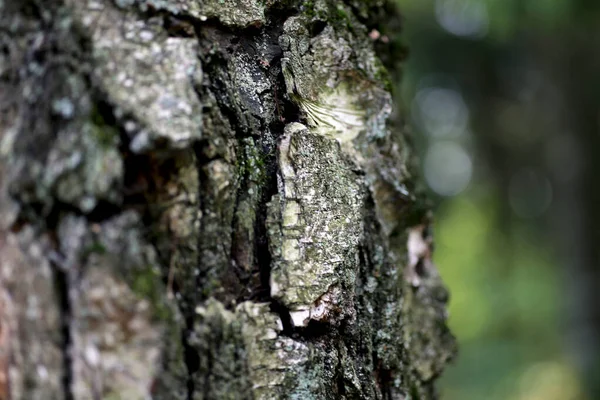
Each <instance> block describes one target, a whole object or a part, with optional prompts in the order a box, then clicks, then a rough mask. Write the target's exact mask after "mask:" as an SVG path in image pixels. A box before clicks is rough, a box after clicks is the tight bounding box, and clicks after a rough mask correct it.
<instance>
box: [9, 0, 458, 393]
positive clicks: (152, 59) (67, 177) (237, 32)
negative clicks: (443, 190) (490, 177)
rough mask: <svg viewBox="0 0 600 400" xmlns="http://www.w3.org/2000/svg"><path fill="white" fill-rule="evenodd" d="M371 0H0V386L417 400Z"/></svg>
mask: <svg viewBox="0 0 600 400" xmlns="http://www.w3.org/2000/svg"><path fill="white" fill-rule="evenodd" d="M391 10H392V8H391V6H390V5H389V4H385V3H384V1H382V0H373V1H369V2H361V1H352V0H349V1H346V2H341V1H330V0H316V1H314V2H313V1H311V2H299V1H293V0H287V1H279V2H276V1H272V0H268V1H258V0H221V1H217V0H205V1H203V2H192V1H181V0H115V1H114V2H111V1H108V0H97V1H79V0H60V1H59V0H48V1H41V0H24V1H11V0H8V1H3V2H0V43H1V47H0V49H1V51H0V110H1V112H0V133H1V135H2V136H1V145H0V151H1V154H0V156H1V160H2V161H1V164H0V165H1V167H0V174H1V176H2V179H1V181H0V182H1V185H2V188H1V190H0V195H1V196H2V199H1V200H0V221H1V224H2V225H1V229H2V231H1V232H2V234H1V235H0V260H1V261H0V263H1V264H0V265H1V268H0V279H1V281H0V349H1V352H0V398H2V399H101V398H102V399H104V398H106V399H146V398H155V399H190V400H191V399H194V400H197V399H225V398H231V399H238V398H239V399H242V398H257V399H272V398H296V399H310V398H314V399H344V398H346V399H355V398H356V399H358V398H369V399H408V398H412V399H417V398H418V399H429V398H434V397H435V393H434V387H433V380H434V378H435V377H436V376H437V375H439V373H440V372H441V370H442V368H443V366H444V364H445V363H446V362H447V361H448V360H449V359H450V358H451V357H452V355H453V353H454V349H455V344H454V339H453V337H452V335H451V334H450V333H449V331H448V329H447V328H446V325H445V319H446V315H445V303H446V301H447V297H448V295H447V291H446V289H445V288H444V287H443V285H442V283H441V281H440V279H439V276H438V274H437V272H436V269H435V267H434V266H433V264H432V263H431V240H430V239H431V238H430V229H429V228H430V217H429V214H428V212H427V208H426V203H425V201H424V200H423V198H422V197H420V196H419V195H418V189H417V185H415V184H414V182H413V178H411V176H410V173H409V170H410V168H409V165H410V164H411V158H410V153H409V151H408V149H407V145H406V139H405V137H404V136H403V134H402V129H400V127H401V125H399V124H398V121H397V120H398V118H397V117H393V118H392V117H390V113H391V106H392V100H391V95H390V89H391V86H392V85H391V83H390V82H391V80H390V79H391V78H390V76H389V75H388V72H387V71H388V68H389V69H391V70H393V69H394V64H395V63H394V62H393V60H394V58H393V56H394V53H393V52H394V51H397V50H398V48H397V47H396V46H394V43H395V41H393V40H392V41H391V43H390V41H389V40H388V38H389V37H390V36H385V35H392V34H393V32H392V31H391V30H390V29H392V28H393V23H392V22H390V21H393V18H394V15H393V13H392V12H391ZM382 35H384V36H382ZM381 60H384V61H386V64H387V67H388V68H386V66H385V65H384V63H383V62H382V61H381Z"/></svg>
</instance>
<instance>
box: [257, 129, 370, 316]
mask: <svg viewBox="0 0 600 400" xmlns="http://www.w3.org/2000/svg"><path fill="white" fill-rule="evenodd" d="M278 158H279V170H280V173H279V195H278V196H275V197H274V198H273V200H272V202H271V209H270V210H271V213H272V214H275V215H273V216H272V217H271V218H270V219H269V220H268V222H267V223H268V224H269V226H270V229H269V234H270V246H271V249H272V252H273V255H274V261H273V266H272V270H271V280H270V284H271V296H273V297H274V298H276V299H278V300H280V301H282V302H283V303H284V304H285V305H286V306H287V307H288V308H289V310H290V316H291V318H292V322H293V323H294V325H296V326H306V325H307V324H308V322H309V320H310V319H318V320H329V321H331V322H333V321H334V320H335V319H336V318H337V317H340V316H342V315H348V314H349V313H352V303H351V302H352V300H351V299H352V296H351V295H349V294H348V292H346V290H348V291H352V287H353V285H354V274H355V271H356V268H357V252H358V244H359V242H360V240H361V237H362V230H363V228H362V215H361V207H362V202H363V195H364V192H363V189H362V186H361V185H360V182H359V180H358V178H357V177H356V176H355V175H354V173H353V172H352V171H351V170H350V166H349V165H348V164H347V162H346V161H345V159H344V157H343V154H342V151H341V149H340V147H339V145H338V144H337V143H336V142H335V141H331V140H329V139H325V138H323V137H322V136H320V135H319V134H316V133H313V132H312V130H309V129H308V128H307V127H305V126H303V125H301V124H299V123H291V124H289V125H288V126H287V127H286V128H285V131H284V135H283V137H282V139H281V142H280V145H279V157H278ZM332 288H335V289H332ZM342 288H344V289H342Z"/></svg>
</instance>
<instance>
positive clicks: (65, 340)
mask: <svg viewBox="0 0 600 400" xmlns="http://www.w3.org/2000/svg"><path fill="white" fill-rule="evenodd" d="M50 265H51V266H52V271H53V277H54V284H55V286H56V291H57V293H58V300H59V307H60V317H61V336H62V342H61V344H60V346H61V349H62V353H63V363H64V371H63V377H62V385H63V391H64V395H65V400H73V392H72V390H71V386H72V384H73V364H72V361H73V351H72V348H71V345H72V342H73V340H72V337H71V316H72V306H71V298H70V295H71V294H70V293H71V289H70V285H69V277H68V271H67V270H65V266H62V265H60V264H59V262H57V261H54V262H52V261H51V263H50Z"/></svg>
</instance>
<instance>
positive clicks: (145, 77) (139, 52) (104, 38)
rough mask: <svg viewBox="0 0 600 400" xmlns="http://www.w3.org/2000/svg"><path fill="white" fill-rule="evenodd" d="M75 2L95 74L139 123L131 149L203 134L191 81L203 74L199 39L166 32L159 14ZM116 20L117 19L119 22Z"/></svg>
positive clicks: (183, 142) (184, 141) (181, 143)
mask: <svg viewBox="0 0 600 400" xmlns="http://www.w3.org/2000/svg"><path fill="white" fill-rule="evenodd" d="M73 5H74V7H75V9H76V11H77V13H78V15H79V16H80V18H81V20H82V21H83V23H84V25H86V29H88V30H89V31H90V33H91V36H92V45H93V57H94V60H95V62H96V64H97V68H96V69H95V70H94V72H95V74H96V77H95V78H96V79H97V80H98V81H99V82H100V83H101V85H102V87H103V88H104V90H105V91H106V93H107V94H108V96H109V98H110V100H111V101H112V102H113V103H115V104H118V105H119V107H120V108H119V109H118V110H116V113H117V114H120V115H131V116H133V117H134V118H135V119H136V120H137V121H138V123H139V126H140V127H139V129H137V130H136V132H133V133H132V135H133V136H134V137H133V138H132V142H131V149H132V150H133V151H134V152H144V151H147V150H149V149H151V148H152V146H153V145H154V144H155V143H156V142H157V141H160V142H165V143H166V144H167V145H168V146H171V147H174V148H183V147H186V146H188V145H189V144H190V143H191V142H192V141H194V140H195V139H198V138H199V137H200V134H201V123H202V121H201V115H202V112H201V106H200V103H199V100H198V96H197V95H196V93H195V92H194V89H193V83H194V82H199V81H200V80H201V74H202V71H201V66H200V62H199V60H198V56H197V41H196V40H194V39H192V38H177V37H168V35H167V33H166V32H165V31H164V29H163V28H162V22H161V20H160V19H156V20H148V21H143V20H138V19H137V17H136V16H134V14H128V13H125V12H123V11H120V10H118V9H116V8H114V7H112V6H111V5H110V4H108V3H105V4H104V6H103V7H102V9H100V10H96V9H94V10H90V9H88V8H87V7H86V2H79V1H75V2H73ZM115 21H118V22H115Z"/></svg>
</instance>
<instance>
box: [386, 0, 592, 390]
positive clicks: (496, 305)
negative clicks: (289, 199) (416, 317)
mask: <svg viewBox="0 0 600 400" xmlns="http://www.w3.org/2000/svg"><path fill="white" fill-rule="evenodd" d="M398 3H399V7H400V10H401V11H402V14H403V18H404V20H403V36H402V37H401V38H392V39H391V40H400V41H401V42H402V44H403V45H406V46H407V48H408V49H409V50H408V59H407V62H406V64H405V66H404V70H403V80H402V84H401V85H400V86H399V89H398V91H399V92H400V93H401V96H402V99H403V106H404V114H405V115H407V116H408V122H409V124H410V126H411V129H412V130H413V138H414V141H415V145H416V147H417V149H418V152H419V154H420V159H421V167H422V170H421V174H422V175H423V176H424V178H425V181H426V182H427V185H428V188H429V191H430V192H431V194H432V198H433V201H434V206H435V209H436V253H435V259H436V263H437V265H438V268H439V269H440V272H441V274H442V276H443V278H444V280H445V282H446V283H447V284H448V286H449V287H450V291H451V294H452V297H451V303H450V326H451V329H452V330H453V332H454V333H455V334H456V335H457V337H458V340H459V342H460V355H459V357H458V358H457V360H456V361H455V363H454V365H452V366H451V367H450V368H449V369H448V370H447V371H446V373H445V375H444V377H443V379H442V382H441V384H440V391H441V393H442V398H443V399H445V400H455V399H456V400H458V399H461V400H467V399H473V400H480V399H490V400H493V399H498V400H500V399H502V400H504V399H523V400H525V399H527V400H537V399H540V400H542V399H543V400H554V399H556V400H558V399H561V400H567V399H573V400H575V399H598V398H600V389H599V386H600V384H599V382H600V368H599V360H600V318H599V313H600V300H599V297H600V295H599V293H600V278H599V273H598V270H599V262H600V256H599V254H600V217H599V214H600V145H599V144H600V129H599V125H600V2H598V1H584V0H398ZM383 39H384V40H387V39H389V38H385V37H384V38H383ZM378 40H381V39H380V38H379V39H378Z"/></svg>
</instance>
